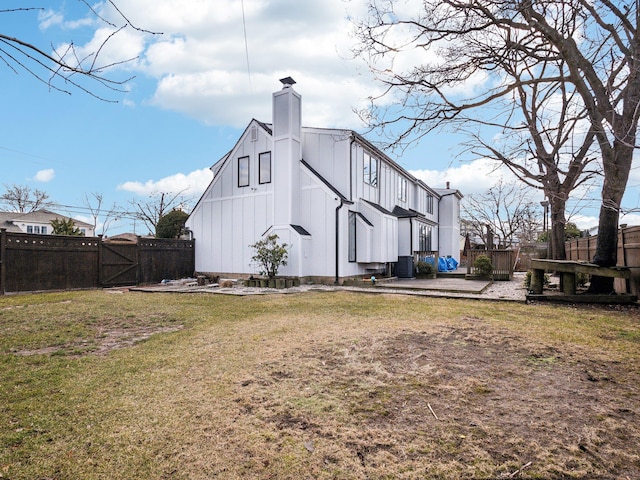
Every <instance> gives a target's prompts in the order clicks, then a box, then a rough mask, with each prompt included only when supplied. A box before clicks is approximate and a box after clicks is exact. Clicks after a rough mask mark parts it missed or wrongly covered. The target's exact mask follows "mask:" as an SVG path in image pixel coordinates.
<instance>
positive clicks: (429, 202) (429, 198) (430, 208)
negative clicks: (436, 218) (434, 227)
mask: <svg viewBox="0 0 640 480" xmlns="http://www.w3.org/2000/svg"><path fill="white" fill-rule="evenodd" d="M427 213H433V195H431V194H430V193H427Z"/></svg>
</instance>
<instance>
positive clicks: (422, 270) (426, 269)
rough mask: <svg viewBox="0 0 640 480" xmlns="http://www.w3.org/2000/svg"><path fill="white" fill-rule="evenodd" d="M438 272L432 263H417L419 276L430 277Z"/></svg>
mask: <svg viewBox="0 0 640 480" xmlns="http://www.w3.org/2000/svg"><path fill="white" fill-rule="evenodd" d="M435 271H436V268H435V267H434V266H433V264H432V263H431V262H425V261H424V260H420V261H418V263H416V274H417V275H430V274H432V273H434V272H435Z"/></svg>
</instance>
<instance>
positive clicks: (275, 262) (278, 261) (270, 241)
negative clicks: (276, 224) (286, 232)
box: [249, 234, 289, 278]
mask: <svg viewBox="0 0 640 480" xmlns="http://www.w3.org/2000/svg"><path fill="white" fill-rule="evenodd" d="M249 246H250V247H251V248H253V250H254V251H255V255H254V256H253V257H251V260H252V261H253V262H254V264H255V265H257V266H258V268H259V269H260V275H266V276H267V277H269V278H275V276H276V275H277V274H278V269H279V268H280V267H281V266H283V265H286V264H287V257H288V255H289V251H288V248H289V245H287V244H286V243H282V244H279V243H278V235H276V234H272V235H269V236H268V237H267V238H265V239H263V240H260V241H257V242H256V243H254V244H253V245H249Z"/></svg>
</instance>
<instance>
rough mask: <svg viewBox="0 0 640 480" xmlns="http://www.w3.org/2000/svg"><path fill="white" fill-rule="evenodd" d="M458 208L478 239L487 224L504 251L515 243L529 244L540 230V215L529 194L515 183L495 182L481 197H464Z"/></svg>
mask: <svg viewBox="0 0 640 480" xmlns="http://www.w3.org/2000/svg"><path fill="white" fill-rule="evenodd" d="M461 209H462V217H463V218H464V220H465V221H466V222H467V225H469V226H470V227H471V230H472V232H473V233H474V234H476V235H477V236H479V237H482V236H483V235H484V231H485V227H486V226H487V225H489V226H491V229H492V231H493V232H494V233H496V234H497V235H498V236H499V237H500V239H501V241H502V244H503V245H504V247H505V248H511V247H512V246H513V244H514V242H516V241H531V240H532V237H533V235H534V234H535V233H534V232H536V231H538V230H539V228H540V220H541V216H540V212H539V209H538V208H536V206H535V203H534V202H533V199H532V194H531V192H527V191H523V188H522V186H521V185H519V184H517V183H515V182H511V183H508V182H504V181H503V180H499V181H498V182H497V183H496V184H495V185H494V186H493V187H491V188H490V189H489V190H487V192H485V193H483V194H480V195H467V196H465V198H464V200H463V201H462V204H461Z"/></svg>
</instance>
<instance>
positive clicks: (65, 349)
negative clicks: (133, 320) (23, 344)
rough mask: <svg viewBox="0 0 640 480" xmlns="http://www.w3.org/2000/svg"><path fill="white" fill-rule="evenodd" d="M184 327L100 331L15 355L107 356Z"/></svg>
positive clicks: (134, 327)
mask: <svg viewBox="0 0 640 480" xmlns="http://www.w3.org/2000/svg"><path fill="white" fill-rule="evenodd" d="M182 328H183V327H182V325H172V326H164V327H162V326H157V325H155V326H147V327H142V326H132V327H129V328H127V327H120V328H117V329H98V331H97V334H96V336H95V337H94V338H91V339H82V340H78V341H75V342H69V343H65V344H63V345H55V346H48V347H44V348H38V349H31V350H18V351H15V352H13V353H15V354H16V355H20V356H26V357H28V356H32V355H69V356H81V355H106V354H107V353H109V352H110V351H112V350H117V349H120V348H126V347H131V346H133V345H135V344H136V343H140V342H143V341H145V340H148V339H149V338H151V337H152V336H153V335H156V334H158V333H170V332H176V331H178V330H181V329H182Z"/></svg>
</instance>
